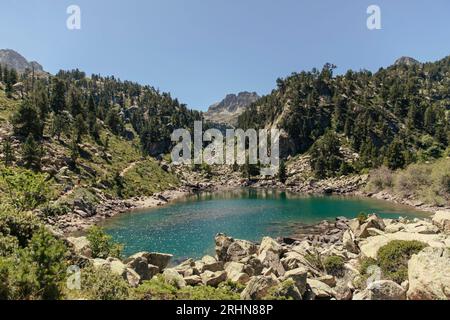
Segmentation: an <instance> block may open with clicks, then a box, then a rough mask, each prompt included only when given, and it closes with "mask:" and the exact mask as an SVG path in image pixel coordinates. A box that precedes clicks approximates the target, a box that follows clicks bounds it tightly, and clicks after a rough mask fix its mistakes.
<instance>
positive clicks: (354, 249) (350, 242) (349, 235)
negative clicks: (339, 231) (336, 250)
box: [342, 230, 359, 254]
mask: <svg viewBox="0 0 450 320" xmlns="http://www.w3.org/2000/svg"><path fill="white" fill-rule="evenodd" d="M342 244H343V245H344V248H345V249H346V250H348V251H350V252H351V253H355V254H358V253H359V247H358V245H357V244H356V239H355V235H354V234H353V231H351V230H347V231H345V232H344V235H343V236H342Z"/></svg>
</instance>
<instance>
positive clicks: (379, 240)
mask: <svg viewBox="0 0 450 320" xmlns="http://www.w3.org/2000/svg"><path fill="white" fill-rule="evenodd" d="M393 240H403V241H412V240H417V241H420V242H424V243H426V244H428V245H429V246H430V247H438V248H439V247H441V248H442V247H445V243H444V238H443V236H442V235H435V234H420V233H408V232H403V231H401V232H396V233H386V234H384V235H379V236H375V237H370V238H367V239H364V240H363V241H361V242H360V243H359V247H360V249H361V253H362V255H363V256H365V257H369V258H373V259H376V258H377V254H378V250H380V248H381V247H383V246H385V245H387V244H388V243H389V242H391V241H393Z"/></svg>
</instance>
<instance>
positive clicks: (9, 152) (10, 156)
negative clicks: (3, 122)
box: [3, 138, 15, 167]
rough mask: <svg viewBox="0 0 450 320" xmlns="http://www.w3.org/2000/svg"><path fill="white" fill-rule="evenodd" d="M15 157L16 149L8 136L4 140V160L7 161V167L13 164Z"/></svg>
mask: <svg viewBox="0 0 450 320" xmlns="http://www.w3.org/2000/svg"><path fill="white" fill-rule="evenodd" d="M14 160H15V158H14V151H13V148H12V145H11V139H9V138H6V139H5V140H4V141H3V162H4V163H5V166H6V167H9V166H11V165H12V164H13V162H14Z"/></svg>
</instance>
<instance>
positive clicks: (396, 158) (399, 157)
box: [384, 138, 406, 170]
mask: <svg viewBox="0 0 450 320" xmlns="http://www.w3.org/2000/svg"><path fill="white" fill-rule="evenodd" d="M404 152H405V146H404V144H403V143H402V141H401V140H400V139H398V138H395V139H394V141H392V143H391V144H390V145H389V147H388V149H387V151H386V156H385V159H384V164H385V165H386V166H387V167H388V168H390V169H392V170H396V169H400V168H403V167H404V166H405V164H406V161H405V154H404Z"/></svg>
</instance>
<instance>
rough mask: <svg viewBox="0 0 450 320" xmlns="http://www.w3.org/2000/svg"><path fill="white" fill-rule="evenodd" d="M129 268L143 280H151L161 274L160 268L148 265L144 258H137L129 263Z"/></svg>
mask: <svg viewBox="0 0 450 320" xmlns="http://www.w3.org/2000/svg"><path fill="white" fill-rule="evenodd" d="M127 267H128V268H130V269H133V270H134V271H135V272H136V273H137V274H138V275H139V276H140V277H141V279H142V280H150V279H152V278H153V277H154V276H155V275H157V274H158V273H159V267H157V266H154V265H152V264H148V260H147V259H145V258H144V257H137V258H135V259H133V260H131V261H129V262H128V263H127Z"/></svg>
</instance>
